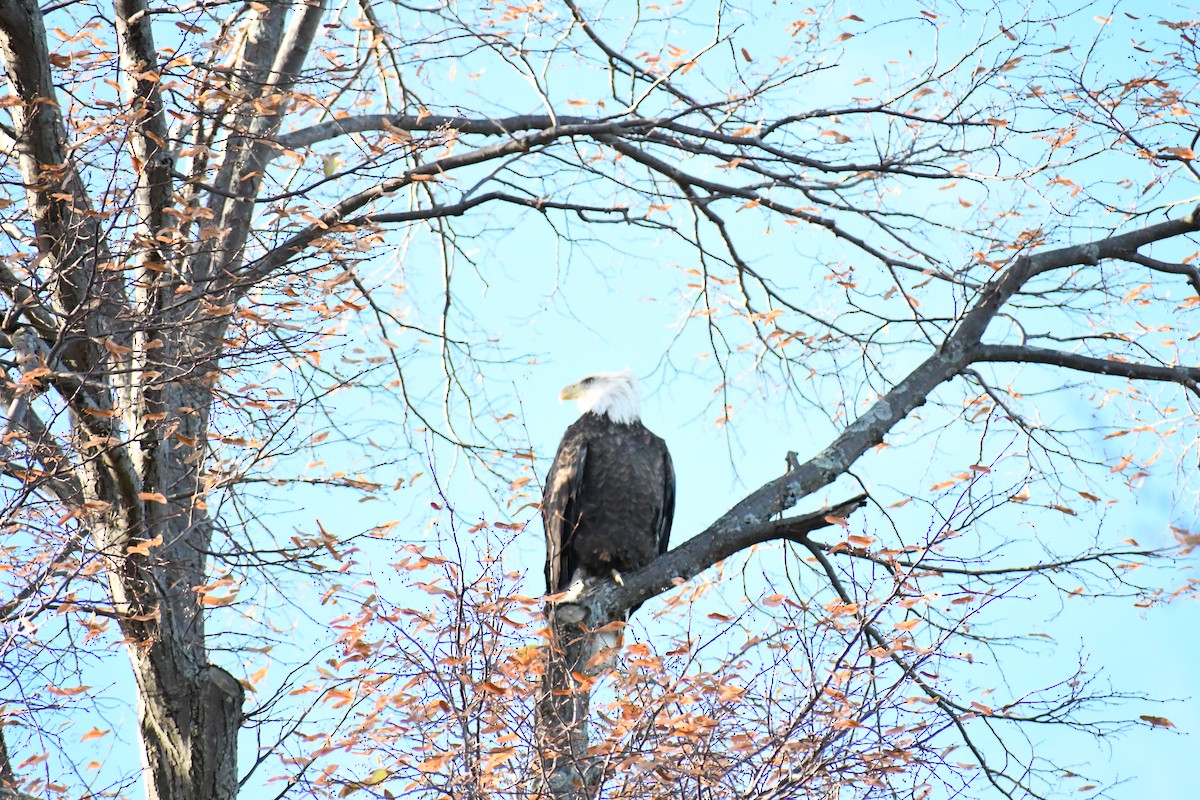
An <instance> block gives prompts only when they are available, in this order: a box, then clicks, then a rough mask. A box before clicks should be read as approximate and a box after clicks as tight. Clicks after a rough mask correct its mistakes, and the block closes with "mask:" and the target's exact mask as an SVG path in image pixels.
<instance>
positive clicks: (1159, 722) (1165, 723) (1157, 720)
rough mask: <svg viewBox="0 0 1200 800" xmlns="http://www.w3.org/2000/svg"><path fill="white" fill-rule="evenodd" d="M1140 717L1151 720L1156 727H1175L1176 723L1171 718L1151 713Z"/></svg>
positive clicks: (1147, 720)
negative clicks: (1155, 715)
mask: <svg viewBox="0 0 1200 800" xmlns="http://www.w3.org/2000/svg"><path fill="white" fill-rule="evenodd" d="M1138 719H1141V720H1144V721H1146V722H1149V723H1150V724H1151V725H1153V726H1154V727H1155V728H1174V727H1175V723H1174V722H1171V720H1169V719H1167V718H1166V717H1154V716H1151V715H1149V714H1142V715H1141V716H1140V717H1138Z"/></svg>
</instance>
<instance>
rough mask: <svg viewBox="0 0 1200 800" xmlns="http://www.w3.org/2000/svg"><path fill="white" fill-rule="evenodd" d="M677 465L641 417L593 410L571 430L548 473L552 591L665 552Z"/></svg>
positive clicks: (545, 506) (545, 510)
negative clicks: (619, 417)
mask: <svg viewBox="0 0 1200 800" xmlns="http://www.w3.org/2000/svg"><path fill="white" fill-rule="evenodd" d="M674 514H675V470H674V467H673V466H672V464H671V456H670V454H669V453H668V452H667V445H666V443H665V442H664V441H663V440H662V439H660V438H659V437H658V436H655V435H654V434H653V433H651V432H650V431H649V430H647V429H646V427H645V426H644V425H642V424H641V422H639V421H637V420H636V419H635V420H634V421H632V422H614V421H613V420H612V419H611V418H610V417H609V416H607V415H605V414H596V413H592V412H588V413H585V414H583V415H582V416H581V417H580V418H579V419H578V420H577V421H576V422H575V424H573V425H571V427H569V428H568V429H567V432H566V433H565V434H564V435H563V438H562V442H561V443H560V444H559V446H558V454H557V455H556V456H555V457H554V464H553V465H551V467H550V472H549V474H547V476H546V489H545V497H544V498H543V499H542V520H543V522H544V523H545V527H546V549H547V558H546V590H547V592H561V591H565V590H566V589H568V588H569V587H570V585H571V584H572V583H573V582H575V581H577V580H581V579H583V580H586V579H588V578H593V577H600V576H603V577H606V578H607V577H610V576H611V575H612V573H613V570H616V571H617V572H633V571H634V570H637V569H639V568H641V567H644V566H645V565H646V564H648V563H650V562H651V561H652V560H654V558H655V557H657V556H658V555H659V554H660V553H664V552H666V549H667V541H668V539H669V538H670V535H671V520H672V518H673V516H674Z"/></svg>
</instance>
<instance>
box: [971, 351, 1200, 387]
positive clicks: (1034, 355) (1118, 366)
mask: <svg viewBox="0 0 1200 800" xmlns="http://www.w3.org/2000/svg"><path fill="white" fill-rule="evenodd" d="M972 360H974V361H976V362H980V361H994V362H1011V363H1025V364H1050V365H1052V366H1056V367H1065V368H1067V369H1073V370H1077V371H1079V372H1090V373H1092V374H1095V375H1114V376H1117V377H1121V378H1129V379H1130V380H1143V381H1163V382H1167V383H1178V384H1179V385H1180V386H1185V387H1187V388H1188V389H1190V390H1192V391H1193V392H1195V393H1196V394H1197V395H1200V367H1169V366H1158V365H1155V364H1142V363H1139V362H1136V361H1115V360H1113V359H1111V358H1096V357H1095V356H1085V355H1082V354H1081V353H1068V352H1065V351H1062V350H1051V349H1050V348H1046V347H1030V346H1029V345H1015V344H981V345H979V346H978V347H976V348H975V353H974V357H973V359H972Z"/></svg>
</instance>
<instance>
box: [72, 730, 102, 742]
mask: <svg viewBox="0 0 1200 800" xmlns="http://www.w3.org/2000/svg"><path fill="white" fill-rule="evenodd" d="M108 734H109V731H108V730H107V729H105V730H100V729H99V728H92V729H91V730H90V731H88V732H87V733H85V734H84V735H83V737H82V738H80V740H79V741H81V742H86V741H88V740H89V739H99V738H101V737H102V736H107V735H108Z"/></svg>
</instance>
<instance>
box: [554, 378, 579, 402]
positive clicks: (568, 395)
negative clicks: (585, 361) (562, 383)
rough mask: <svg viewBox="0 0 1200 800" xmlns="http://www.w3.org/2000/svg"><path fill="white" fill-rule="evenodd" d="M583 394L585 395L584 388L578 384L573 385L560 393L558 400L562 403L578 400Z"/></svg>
mask: <svg viewBox="0 0 1200 800" xmlns="http://www.w3.org/2000/svg"><path fill="white" fill-rule="evenodd" d="M581 394H583V387H582V386H580V385H579V384H578V383H572V384H571V385H570V386H566V387H564V388H563V390H562V391H561V392H559V393H558V399H559V401H560V402H561V401H563V400H577V399H579V396H580V395H581Z"/></svg>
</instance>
